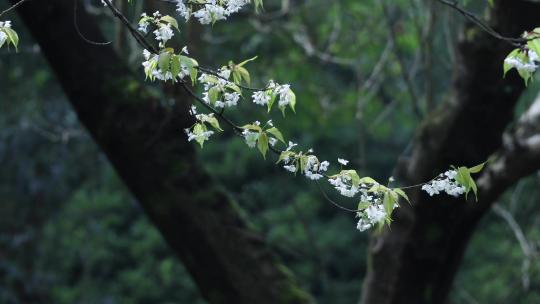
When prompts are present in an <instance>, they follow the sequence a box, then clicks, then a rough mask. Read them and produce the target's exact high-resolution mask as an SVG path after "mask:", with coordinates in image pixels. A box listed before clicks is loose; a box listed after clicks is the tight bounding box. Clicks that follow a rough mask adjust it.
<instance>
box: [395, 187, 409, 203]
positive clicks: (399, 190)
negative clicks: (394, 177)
mask: <svg viewBox="0 0 540 304" xmlns="http://www.w3.org/2000/svg"><path fill="white" fill-rule="evenodd" d="M393 191H394V192H395V193H397V194H398V195H399V196H401V197H402V198H404V199H405V200H406V201H407V202H408V203H409V204H410V203H411V201H410V200H409V197H408V196H407V194H406V193H405V191H403V190H402V189H399V188H396V189H393Z"/></svg>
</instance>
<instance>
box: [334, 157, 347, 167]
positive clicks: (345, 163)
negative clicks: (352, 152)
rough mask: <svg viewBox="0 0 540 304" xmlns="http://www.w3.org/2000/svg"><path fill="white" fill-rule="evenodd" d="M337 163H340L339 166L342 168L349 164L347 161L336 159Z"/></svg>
mask: <svg viewBox="0 0 540 304" xmlns="http://www.w3.org/2000/svg"><path fill="white" fill-rule="evenodd" d="M337 161H338V163H340V164H342V165H344V166H346V165H347V164H348V163H349V161H348V160H346V159H343V158H338V159H337Z"/></svg>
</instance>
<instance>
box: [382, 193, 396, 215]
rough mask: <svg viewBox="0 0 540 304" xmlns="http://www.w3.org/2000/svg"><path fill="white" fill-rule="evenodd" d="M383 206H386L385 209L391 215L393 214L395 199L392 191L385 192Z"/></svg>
mask: <svg viewBox="0 0 540 304" xmlns="http://www.w3.org/2000/svg"><path fill="white" fill-rule="evenodd" d="M383 206H384V211H385V212H386V214H387V215H388V216H390V215H391V214H392V211H393V210H394V200H393V198H392V195H391V194H390V192H385V193H384V196H383Z"/></svg>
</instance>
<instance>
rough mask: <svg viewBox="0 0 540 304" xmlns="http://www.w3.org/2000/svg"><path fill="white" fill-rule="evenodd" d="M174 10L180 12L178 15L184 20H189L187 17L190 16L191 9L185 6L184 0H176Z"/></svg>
mask: <svg viewBox="0 0 540 304" xmlns="http://www.w3.org/2000/svg"><path fill="white" fill-rule="evenodd" d="M176 11H177V12H178V13H179V14H180V16H182V17H184V19H186V21H188V20H189V17H190V16H191V10H190V9H189V8H188V7H187V6H186V4H185V3H184V0H177V1H176Z"/></svg>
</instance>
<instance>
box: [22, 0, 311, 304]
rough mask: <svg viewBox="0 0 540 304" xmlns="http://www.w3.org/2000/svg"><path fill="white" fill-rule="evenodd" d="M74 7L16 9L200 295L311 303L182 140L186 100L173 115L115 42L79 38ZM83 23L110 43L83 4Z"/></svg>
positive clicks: (68, 2)
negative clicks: (124, 60)
mask: <svg viewBox="0 0 540 304" xmlns="http://www.w3.org/2000/svg"><path fill="white" fill-rule="evenodd" d="M12 2H13V3H15V2H17V1H15V0H12ZM73 4H74V1H72V0H47V1H29V2H27V3H25V4H24V5H22V6H21V7H20V8H19V11H18V12H19V14H20V16H21V17H22V19H23V20H24V22H25V24H26V26H27V27H28V29H29V30H30V31H31V32H32V34H33V35H34V37H35V39H36V40H37V41H38V43H39V44H40V46H41V49H42V51H43V53H44V55H45V56H46V58H47V59H48V61H49V63H50V65H51V67H52V68H53V70H54V71H55V73H56V75H57V77H58V80H59V81H60V83H61V85H62V86H63V88H64V90H65V92H66V94H67V96H68V98H69V100H70V102H71V104H72V106H73V108H74V109H75V111H76V112H77V115H78V117H79V119H80V121H81V122H82V123H83V124H84V126H85V127H86V128H87V129H88V131H89V132H90V133H91V135H92V136H93V138H94V140H95V141H96V143H97V144H98V145H99V146H100V148H101V149H102V151H103V152H104V153H105V154H106V155H107V157H108V158H109V160H110V162H111V163H112V165H113V166H114V167H115V169H116V171H117V172H118V174H119V175H120V177H121V178H122V180H123V181H124V182H125V184H126V185H127V186H128V187H129V189H130V190H131V192H132V193H133V194H134V195H135V197H136V198H137V199H138V201H139V203H140V204H141V206H142V207H143V209H144V210H145V212H146V213H147V215H148V216H149V218H150V219H151V221H152V222H153V223H154V224H155V225H156V227H157V228H158V229H159V231H160V232H161V233H162V235H163V237H164V238H165V240H166V241H167V242H168V244H169V245H170V247H171V248H172V249H173V250H174V251H175V252H176V253H177V254H178V256H179V257H180V258H181V259H182V261H183V262H184V264H185V266H186V268H187V269H188V270H189V272H190V273H191V274H192V276H193V278H194V280H195V282H196V284H197V285H198V287H199V289H200V290H201V293H202V294H203V296H204V297H205V298H206V299H207V300H208V301H209V302H210V303H246V304H252V303H310V302H312V299H311V297H310V296H309V295H308V294H306V293H305V292H304V291H303V290H302V289H301V288H300V287H299V286H298V284H297V282H296V281H295V280H294V278H293V277H292V275H291V274H290V272H289V271H288V270H287V269H286V268H285V267H284V266H283V265H282V264H281V263H280V262H279V261H278V259H277V258H276V256H275V255H273V254H272V252H271V250H270V248H269V247H268V246H267V244H266V243H265V241H264V240H263V239H262V238H261V237H260V236H258V235H257V234H254V233H253V232H252V231H250V230H249V229H248V227H247V224H246V223H245V221H244V220H243V219H242V218H241V217H240V215H239V213H238V210H237V209H236V207H235V206H234V204H233V203H232V202H231V200H230V199H228V198H227V196H226V195H225V194H224V192H222V191H220V190H219V188H218V187H217V186H216V184H215V183H214V182H213V181H212V179H211V178H210V176H209V175H207V174H206V173H204V172H203V171H202V169H201V166H200V165H199V164H198V163H197V160H196V157H195V153H194V150H193V148H192V145H191V144H188V143H186V141H185V138H183V137H184V135H183V129H184V128H185V127H187V126H189V125H191V123H192V121H191V119H190V118H189V117H187V115H186V114H187V108H188V106H189V99H188V98H187V97H186V96H181V97H179V98H178V103H177V106H176V107H175V110H172V111H169V110H167V109H165V108H164V107H162V106H160V103H159V101H158V100H157V99H156V98H155V97H154V96H152V94H150V93H149V91H148V90H146V89H145V88H144V87H143V86H142V85H141V83H140V82H139V81H138V79H137V78H135V77H134V76H133V75H132V73H131V72H130V71H129V70H128V69H127V68H126V67H125V66H124V65H123V63H122V59H121V58H119V57H118V55H117V54H115V53H114V51H113V49H112V47H111V46H96V45H91V44H88V43H87V42H85V41H84V40H83V39H81V37H80V36H79V35H78V34H77V32H76V30H75V27H74V25H73ZM77 19H78V23H79V27H80V29H81V32H82V33H84V35H85V36H86V37H88V38H90V39H92V40H96V41H105V39H104V38H103V35H102V34H101V33H100V31H99V29H98V27H97V24H96V23H95V22H94V21H93V20H92V18H91V17H90V16H88V15H87V14H85V12H84V11H83V10H79V12H78V18H77ZM171 118H172V119H171ZM141 258H144V257H141Z"/></svg>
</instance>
